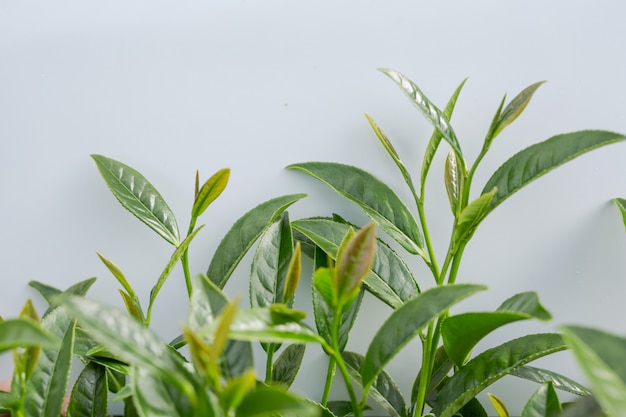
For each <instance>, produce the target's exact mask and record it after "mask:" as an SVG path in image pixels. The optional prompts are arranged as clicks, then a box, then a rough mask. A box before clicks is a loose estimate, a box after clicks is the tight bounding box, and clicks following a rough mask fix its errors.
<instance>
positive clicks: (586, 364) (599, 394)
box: [562, 326, 626, 417]
mask: <svg viewBox="0 0 626 417" xmlns="http://www.w3.org/2000/svg"><path fill="white" fill-rule="evenodd" d="M562 329H563V332H564V334H563V337H564V338H565V340H566V342H567V345H568V346H569V347H570V349H571V350H572V352H573V353H574V356H575V357H576V360H577V361H578V364H579V366H580V368H581V369H582V371H583V372H584V374H585V376H586V377H587V379H588V380H589V384H590V385H591V389H592V391H593V393H594V395H595V396H596V399H597V400H598V402H599V403H600V405H601V406H602V408H603V409H604V410H605V411H606V412H607V413H608V414H609V415H611V416H615V417H617V416H621V415H622V414H623V412H624V410H626V338H624V337H621V336H617V335H614V334H611V333H608V332H605V331H602V330H598V329H593V328H589V327H581V326H565V327H563V328H562Z"/></svg>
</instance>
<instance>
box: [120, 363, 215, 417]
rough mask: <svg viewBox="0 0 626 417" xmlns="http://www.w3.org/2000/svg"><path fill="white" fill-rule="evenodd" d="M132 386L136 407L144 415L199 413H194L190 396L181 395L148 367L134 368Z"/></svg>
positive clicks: (169, 416)
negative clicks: (148, 369) (149, 370)
mask: <svg viewBox="0 0 626 417" xmlns="http://www.w3.org/2000/svg"><path fill="white" fill-rule="evenodd" d="M130 386H131V390H132V394H133V395H132V400H133V402H134V404H135V408H136V409H137V411H138V412H139V415H141V416H142V417H188V416H193V415H199V414H196V413H194V409H193V408H192V406H191V404H190V402H189V399H188V398H185V397H184V396H181V395H180V393H179V392H177V391H176V390H175V389H174V388H173V387H172V386H171V385H170V384H167V382H166V381H165V380H164V379H162V378H159V377H157V376H156V375H154V374H152V373H150V372H148V371H147V370H146V368H133V369H132V372H131V374H130ZM214 415H215V414H214Z"/></svg>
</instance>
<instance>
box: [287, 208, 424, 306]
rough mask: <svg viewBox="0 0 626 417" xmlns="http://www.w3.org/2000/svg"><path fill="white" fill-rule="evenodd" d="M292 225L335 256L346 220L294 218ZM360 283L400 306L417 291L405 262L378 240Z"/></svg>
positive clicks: (345, 229) (389, 303)
mask: <svg viewBox="0 0 626 417" xmlns="http://www.w3.org/2000/svg"><path fill="white" fill-rule="evenodd" d="M292 226H293V228H294V229H296V230H298V231H299V232H300V233H302V234H304V235H305V236H306V237H307V238H309V239H311V240H312V241H313V242H314V243H315V244H316V245H317V246H319V247H320V248H321V249H322V250H323V251H324V252H325V253H326V254H328V255H329V256H330V257H331V258H332V259H335V257H336V255H337V250H338V248H339V245H340V244H341V240H342V239H343V236H345V234H346V233H347V231H348V228H349V226H348V225H347V224H344V223H339V222H335V221H332V220H326V219H305V220H296V221H294V222H292ZM363 284H364V285H365V287H366V288H367V290H368V291H370V292H371V293H372V294H374V295H375V296H376V297H378V298H380V299H381V300H382V301H383V302H385V303H386V304H388V305H389V306H391V307H392V308H397V307H399V306H401V305H402V304H403V303H404V302H405V301H407V300H409V299H411V298H413V297H415V296H416V295H417V294H418V293H419V288H418V287H417V284H416V282H415V279H414V278H413V275H412V274H411V271H410V270H409V268H408V266H407V265H406V264H405V263H404V261H403V260H402V258H400V257H399V256H398V254H397V253H395V252H394V251H393V250H392V249H391V248H390V247H389V246H387V245H386V244H385V243H383V242H382V241H381V240H378V241H377V243H376V257H375V259H374V264H373V265H372V269H371V272H370V273H369V274H368V275H367V276H366V277H365V280H364V282H363Z"/></svg>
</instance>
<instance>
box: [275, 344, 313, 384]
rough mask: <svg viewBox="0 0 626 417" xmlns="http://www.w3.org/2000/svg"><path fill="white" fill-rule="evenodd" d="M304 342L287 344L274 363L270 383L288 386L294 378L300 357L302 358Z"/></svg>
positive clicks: (298, 367) (300, 360)
mask: <svg viewBox="0 0 626 417" xmlns="http://www.w3.org/2000/svg"><path fill="white" fill-rule="evenodd" d="M305 348H306V345H305V344H293V345H289V346H287V347H286V348H285V349H284V350H283V351H282V352H281V354H280V356H279V357H278V359H276V362H275V363H274V371H273V372H272V383H273V384H279V385H282V386H284V387H287V388H289V387H290V386H291V384H292V383H293V381H294V380H295V379H296V375H297V374H298V370H299V369H300V365H301V364H302V359H303V358H304V351H305Z"/></svg>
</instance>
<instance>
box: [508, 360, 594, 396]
mask: <svg viewBox="0 0 626 417" xmlns="http://www.w3.org/2000/svg"><path fill="white" fill-rule="evenodd" d="M511 375H513V376H516V377H518V378H523V379H527V380H529V381H533V382H536V383H538V384H544V383H546V382H550V383H551V384H552V385H553V386H554V388H556V389H558V390H561V391H565V392H569V393H571V394H576V395H580V396H583V397H586V396H589V395H591V391H589V390H588V389H587V388H585V387H584V386H582V385H580V384H579V383H578V382H576V381H574V380H572V379H571V378H568V377H566V376H564V375H561V374H559V373H556V372H553V371H550V370H547V369H541V368H535V367H532V366H522V367H521V368H519V369H516V370H514V371H513V372H511Z"/></svg>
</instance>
